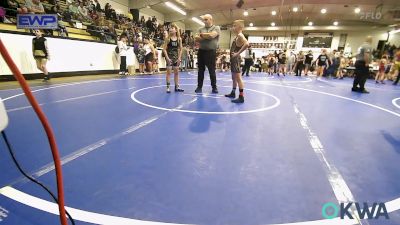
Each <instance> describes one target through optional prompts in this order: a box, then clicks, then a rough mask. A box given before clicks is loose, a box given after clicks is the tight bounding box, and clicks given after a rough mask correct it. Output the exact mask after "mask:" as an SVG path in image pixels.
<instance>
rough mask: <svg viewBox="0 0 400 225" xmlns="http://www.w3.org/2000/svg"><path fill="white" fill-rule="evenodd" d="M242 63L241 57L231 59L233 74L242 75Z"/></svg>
mask: <svg viewBox="0 0 400 225" xmlns="http://www.w3.org/2000/svg"><path fill="white" fill-rule="evenodd" d="M240 61H241V57H240V56H238V57H236V58H233V57H231V62H230V63H231V72H232V73H241V71H240Z"/></svg>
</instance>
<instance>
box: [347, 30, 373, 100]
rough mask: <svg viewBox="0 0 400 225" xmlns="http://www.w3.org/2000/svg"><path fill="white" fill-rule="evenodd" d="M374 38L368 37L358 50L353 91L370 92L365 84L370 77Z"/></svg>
mask: <svg viewBox="0 0 400 225" xmlns="http://www.w3.org/2000/svg"><path fill="white" fill-rule="evenodd" d="M371 43H372V37H371V36H368V37H367V39H366V40H365V43H364V44H362V45H361V46H360V48H359V49H358V54H357V57H356V62H355V64H354V66H355V67H356V69H355V71H354V73H355V77H354V82H353V88H352V89H351V90H352V91H355V92H360V93H364V94H368V93H369V92H368V91H367V90H366V89H365V87H364V86H365V82H366V81H367V79H368V76H369V63H370V62H371V60H372V47H371Z"/></svg>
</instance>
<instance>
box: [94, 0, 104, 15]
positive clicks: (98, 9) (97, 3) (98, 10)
mask: <svg viewBox="0 0 400 225" xmlns="http://www.w3.org/2000/svg"><path fill="white" fill-rule="evenodd" d="M94 3H95V5H96V7H95V10H96V12H103V10H102V9H101V5H100V3H99V1H98V0H94Z"/></svg>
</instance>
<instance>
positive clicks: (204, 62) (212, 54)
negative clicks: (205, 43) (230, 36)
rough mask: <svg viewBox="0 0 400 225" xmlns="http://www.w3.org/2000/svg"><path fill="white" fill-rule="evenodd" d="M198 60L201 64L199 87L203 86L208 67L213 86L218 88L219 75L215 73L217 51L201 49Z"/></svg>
mask: <svg viewBox="0 0 400 225" xmlns="http://www.w3.org/2000/svg"><path fill="white" fill-rule="evenodd" d="M197 60H198V64H199V65H198V66H199V72H198V76H197V87H198V88H203V82H204V71H205V70H206V67H207V68H208V72H209V73H210V80H211V87H212V88H217V76H216V74H215V60H216V51H215V50H203V49H199V52H198V54H197Z"/></svg>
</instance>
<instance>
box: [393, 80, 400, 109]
mask: <svg viewBox="0 0 400 225" xmlns="http://www.w3.org/2000/svg"><path fill="white" fill-rule="evenodd" d="M399 76H400V75H399ZM398 100H400V98H395V99H393V100H392V104H393V105H394V106H396V107H397V108H399V109H400V105H398V104H397V101H398Z"/></svg>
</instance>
